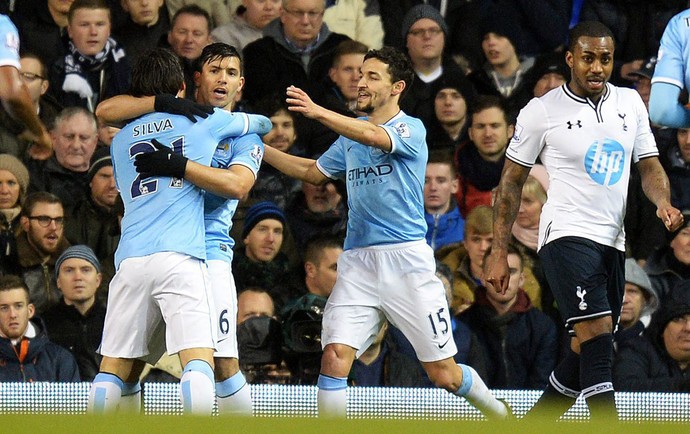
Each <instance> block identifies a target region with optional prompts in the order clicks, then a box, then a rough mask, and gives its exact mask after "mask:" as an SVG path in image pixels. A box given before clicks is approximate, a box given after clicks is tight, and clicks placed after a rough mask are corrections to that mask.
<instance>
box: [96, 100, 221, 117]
mask: <svg viewBox="0 0 690 434" xmlns="http://www.w3.org/2000/svg"><path fill="white" fill-rule="evenodd" d="M152 112H165V113H170V114H176V115H182V116H186V117H187V119H189V120H190V121H192V122H196V121H197V119H196V116H199V117H202V118H205V117H207V116H208V115H210V114H211V113H213V107H210V106H204V105H201V104H197V103H195V102H193V101H190V100H188V99H184V98H177V97H176V96H175V95H169V94H161V95H156V96H155V97H154V96H143V97H134V96H131V95H117V96H114V97H112V98H108V99H107V100H105V101H102V102H101V103H100V104H98V107H96V116H97V117H98V119H100V120H101V121H103V122H105V123H106V124H118V123H120V122H124V121H126V120H127V119H133V118H137V117H139V116H143V115H145V114H148V113H152Z"/></svg>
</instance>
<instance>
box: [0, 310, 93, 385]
mask: <svg viewBox="0 0 690 434" xmlns="http://www.w3.org/2000/svg"><path fill="white" fill-rule="evenodd" d="M32 323H33V325H34V327H35V328H36V337H33V338H26V337H25V338H23V339H22V341H21V342H20V343H18V344H17V345H16V346H15V345H12V342H11V341H10V340H9V339H7V338H0V382H35V381H61V382H76V381H81V378H80V377H79V369H78V368H77V362H75V361H74V357H73V356H72V354H70V352H69V351H67V350H66V349H64V348H62V347H61V346H59V345H57V344H54V343H52V342H50V341H49V340H48V337H47V336H46V334H45V329H44V327H43V326H42V325H40V324H39V323H38V322H35V321H32Z"/></svg>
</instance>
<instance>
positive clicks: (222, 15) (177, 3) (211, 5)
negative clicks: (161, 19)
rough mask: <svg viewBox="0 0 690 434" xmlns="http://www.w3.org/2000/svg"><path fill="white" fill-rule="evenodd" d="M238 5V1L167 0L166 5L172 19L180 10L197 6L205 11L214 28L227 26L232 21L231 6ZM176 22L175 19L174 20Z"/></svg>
mask: <svg viewBox="0 0 690 434" xmlns="http://www.w3.org/2000/svg"><path fill="white" fill-rule="evenodd" d="M233 3H234V4H237V3H238V0H229V1H224V0H194V1H192V0H166V2H165V5H166V6H167V8H168V14H169V15H170V16H171V17H174V16H175V15H177V13H178V12H179V11H180V9H184V8H185V7H187V6H197V7H200V8H201V10H203V11H204V12H205V13H206V15H208V17H209V24H210V25H211V27H213V26H221V25H223V24H227V23H229V22H230V19H231V15H232V13H231V10H232V7H229V4H233ZM173 20H174V18H173Z"/></svg>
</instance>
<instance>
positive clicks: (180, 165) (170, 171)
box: [134, 139, 187, 178]
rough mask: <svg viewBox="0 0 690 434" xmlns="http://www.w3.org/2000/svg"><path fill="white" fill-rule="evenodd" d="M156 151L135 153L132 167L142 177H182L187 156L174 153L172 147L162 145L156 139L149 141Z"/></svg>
mask: <svg viewBox="0 0 690 434" xmlns="http://www.w3.org/2000/svg"><path fill="white" fill-rule="evenodd" d="M151 143H153V146H155V147H156V149H157V151H154V152H143V153H141V154H137V156H136V158H135V159H134V167H136V169H137V172H139V173H141V176H142V177H143V178H148V177H150V176H170V177H173V178H184V172H185V169H186V168H187V158H186V157H183V156H182V155H177V154H175V153H174V152H173V151H172V149H170V148H168V147H166V146H164V145H163V144H162V143H161V142H159V141H158V140H156V139H153V140H152V141H151Z"/></svg>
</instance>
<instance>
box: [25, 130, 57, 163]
mask: <svg viewBox="0 0 690 434" xmlns="http://www.w3.org/2000/svg"><path fill="white" fill-rule="evenodd" d="M19 137H20V138H22V139H25V140H28V141H29V142H31V144H30V145H29V148H28V149H27V152H28V153H29V156H30V157H31V158H33V159H34V160H47V159H48V158H50V157H51V156H52V155H53V140H52V139H51V137H50V134H49V133H48V131H46V130H43V133H42V134H41V135H40V136H36V135H35V134H32V133H31V132H29V130H25V131H24V132H22V134H20V136H19Z"/></svg>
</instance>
